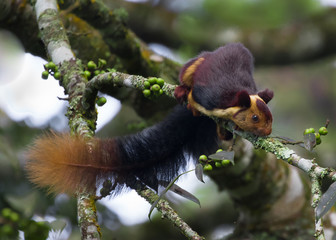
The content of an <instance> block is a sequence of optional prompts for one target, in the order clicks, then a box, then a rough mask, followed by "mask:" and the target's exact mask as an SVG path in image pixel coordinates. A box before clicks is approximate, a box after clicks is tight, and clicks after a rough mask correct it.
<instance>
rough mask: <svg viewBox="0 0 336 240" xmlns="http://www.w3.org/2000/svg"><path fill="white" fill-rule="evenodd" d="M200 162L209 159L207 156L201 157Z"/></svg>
mask: <svg viewBox="0 0 336 240" xmlns="http://www.w3.org/2000/svg"><path fill="white" fill-rule="evenodd" d="M199 160H202V161H206V160H208V157H207V156H205V155H201V156H200V157H199Z"/></svg>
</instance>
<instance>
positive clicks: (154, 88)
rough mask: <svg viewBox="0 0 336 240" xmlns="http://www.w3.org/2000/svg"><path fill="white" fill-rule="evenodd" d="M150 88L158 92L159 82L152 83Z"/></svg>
mask: <svg viewBox="0 0 336 240" xmlns="http://www.w3.org/2000/svg"><path fill="white" fill-rule="evenodd" d="M151 89H152V91H153V92H158V91H160V89H161V88H160V86H159V84H154V85H153V86H152V88H151Z"/></svg>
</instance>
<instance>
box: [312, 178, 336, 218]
mask: <svg viewBox="0 0 336 240" xmlns="http://www.w3.org/2000/svg"><path fill="white" fill-rule="evenodd" d="M335 202H336V182H334V183H333V184H331V185H330V187H329V188H328V190H327V191H326V192H325V193H324V194H323V195H322V197H321V200H320V202H319V204H318V205H317V208H316V218H317V220H318V219H320V218H321V217H323V216H324V215H325V214H326V213H327V212H328V211H329V210H330V208H331V207H332V206H333V205H334V204H335Z"/></svg>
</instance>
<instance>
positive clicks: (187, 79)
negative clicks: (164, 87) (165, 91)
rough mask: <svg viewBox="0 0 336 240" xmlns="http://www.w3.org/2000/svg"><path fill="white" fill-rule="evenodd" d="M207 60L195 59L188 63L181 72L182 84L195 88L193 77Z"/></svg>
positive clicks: (202, 58)
mask: <svg viewBox="0 0 336 240" xmlns="http://www.w3.org/2000/svg"><path fill="white" fill-rule="evenodd" d="M204 60H205V58H204V57H199V58H194V59H192V60H190V61H189V62H187V63H186V64H185V65H184V66H183V68H182V69H181V72H180V76H179V78H180V82H181V83H182V84H184V85H186V86H188V87H192V86H193V82H194V80H193V75H194V73H195V71H196V69H197V68H198V66H199V65H201V63H202V62H203V61H204Z"/></svg>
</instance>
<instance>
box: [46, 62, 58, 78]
mask: <svg viewBox="0 0 336 240" xmlns="http://www.w3.org/2000/svg"><path fill="white" fill-rule="evenodd" d="M43 67H44V71H43V72H42V78H43V79H48V77H49V74H50V75H52V76H54V78H55V79H57V80H60V79H61V77H62V75H61V73H60V72H59V71H58V67H57V66H56V64H55V63H53V62H48V63H46V64H44V65H43Z"/></svg>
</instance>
